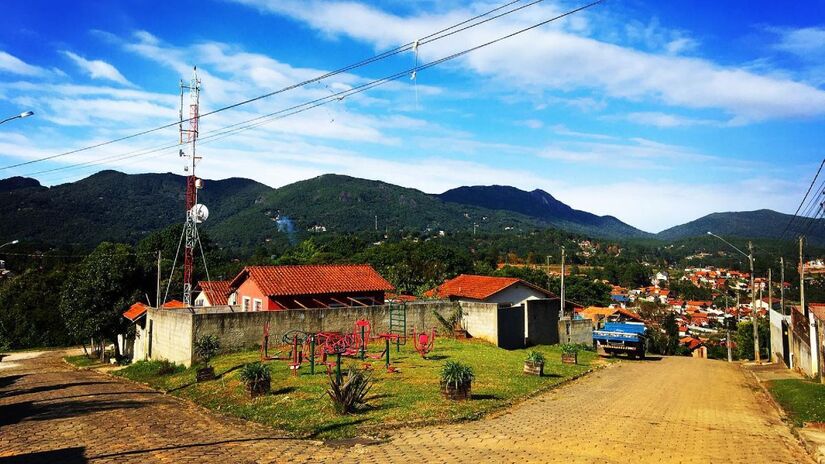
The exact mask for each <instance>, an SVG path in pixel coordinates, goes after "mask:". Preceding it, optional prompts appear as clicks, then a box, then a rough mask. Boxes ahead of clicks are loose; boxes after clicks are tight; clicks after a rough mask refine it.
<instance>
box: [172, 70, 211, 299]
mask: <svg viewBox="0 0 825 464" xmlns="http://www.w3.org/2000/svg"><path fill="white" fill-rule="evenodd" d="M200 88H201V81H200V79H198V67H197V66H195V67H194V68H193V70H192V80H191V81H189V83H188V85H187V84H186V83H185V82H184V81H183V79H181V81H180V113H179V115H180V123H179V124H178V129H179V130H180V144H181V145H183V144H188V145H189V152H188V153H187V152H186V150H184V149H181V150H180V156H181V157H183V158H188V162H187V164H186V165H185V166H184V171H185V172H186V173H187V176H186V207H185V211H186V222H184V226H183V228H184V231H183V232H184V238H185V242H184V243H185V245H184V250H183V303H184V304H185V305H186V306H192V276H193V274H194V270H195V245H196V244H197V243H199V242H200V239H199V237H198V224H199V223H201V222H203V221H205V220H206V217H207V216H208V215H209V211H208V210H207V209H206V206H204V205H201V204H199V203H198V190H200V189H201V188H203V182H202V181H201V179H198V178H197V177H196V175H195V167H196V166H197V164H198V161H199V160H200V159H201V157H200V156H197V154H196V151H195V144H196V143H197V140H198V122H199V118H200V109H199V105H200ZM184 90H188V91H189V117H188V118H187V119H188V123H189V124H188V126H184V118H183V114H184V111H183V109H184V98H183V94H184ZM184 127H185V128H184ZM203 264H204V267H206V262H205V261H204V263H203Z"/></svg>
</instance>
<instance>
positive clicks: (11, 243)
mask: <svg viewBox="0 0 825 464" xmlns="http://www.w3.org/2000/svg"><path fill="white" fill-rule="evenodd" d="M18 243H20V240H12V241H11V242H6V243H4V244H2V245H0V248H3V247H4V246H6V245H17V244H18Z"/></svg>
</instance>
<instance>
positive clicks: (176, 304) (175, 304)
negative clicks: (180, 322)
mask: <svg viewBox="0 0 825 464" xmlns="http://www.w3.org/2000/svg"><path fill="white" fill-rule="evenodd" d="M160 307H161V308H163V309H176V308H185V307H186V305H185V304H183V301H180V300H169V301H167V302H166V303H163V304H162V305H160Z"/></svg>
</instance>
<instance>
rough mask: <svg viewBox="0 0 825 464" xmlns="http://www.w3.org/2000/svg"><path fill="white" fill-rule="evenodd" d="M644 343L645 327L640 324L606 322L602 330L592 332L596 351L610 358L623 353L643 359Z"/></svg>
mask: <svg viewBox="0 0 825 464" xmlns="http://www.w3.org/2000/svg"><path fill="white" fill-rule="evenodd" d="M646 342H647V326H645V325H644V323H642V322H606V323H605V324H604V327H603V328H602V329H600V330H594V331H593V345H594V346H595V347H596V351H597V352H603V353H605V354H609V355H611V356H612V355H616V354H622V353H625V354H627V355H628V356H631V357H636V358H639V359H644V357H645V344H646Z"/></svg>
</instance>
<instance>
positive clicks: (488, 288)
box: [426, 274, 556, 300]
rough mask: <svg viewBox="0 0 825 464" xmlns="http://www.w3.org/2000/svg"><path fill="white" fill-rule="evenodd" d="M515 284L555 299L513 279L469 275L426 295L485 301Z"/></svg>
mask: <svg viewBox="0 0 825 464" xmlns="http://www.w3.org/2000/svg"><path fill="white" fill-rule="evenodd" d="M516 284H522V285H526V286H528V287H530V288H532V289H534V290H536V291H538V292H540V293H543V294H544V295H545V296H547V297H548V298H555V297H556V295H554V294H553V293H551V292H549V291H548V290H545V289H543V288H541V287H538V286H536V285H533V284H531V283H529V282H525V281H524V280H521V279H517V278H515V277H493V276H480V275H471V274H461V275H460V276H458V277H456V278H454V279H450V280H448V281H446V282H444V283H443V284H441V285H439V286H438V287H436V288H434V289H432V290H430V291H428V292H427V293H426V295H427V296H436V297H438V298H450V297H464V298H472V299H474V300H485V299H487V298H489V297H491V296H493V295H495V294H496V293H499V292H501V291H502V290H504V289H507V288H509V287H511V286H513V285H516Z"/></svg>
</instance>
